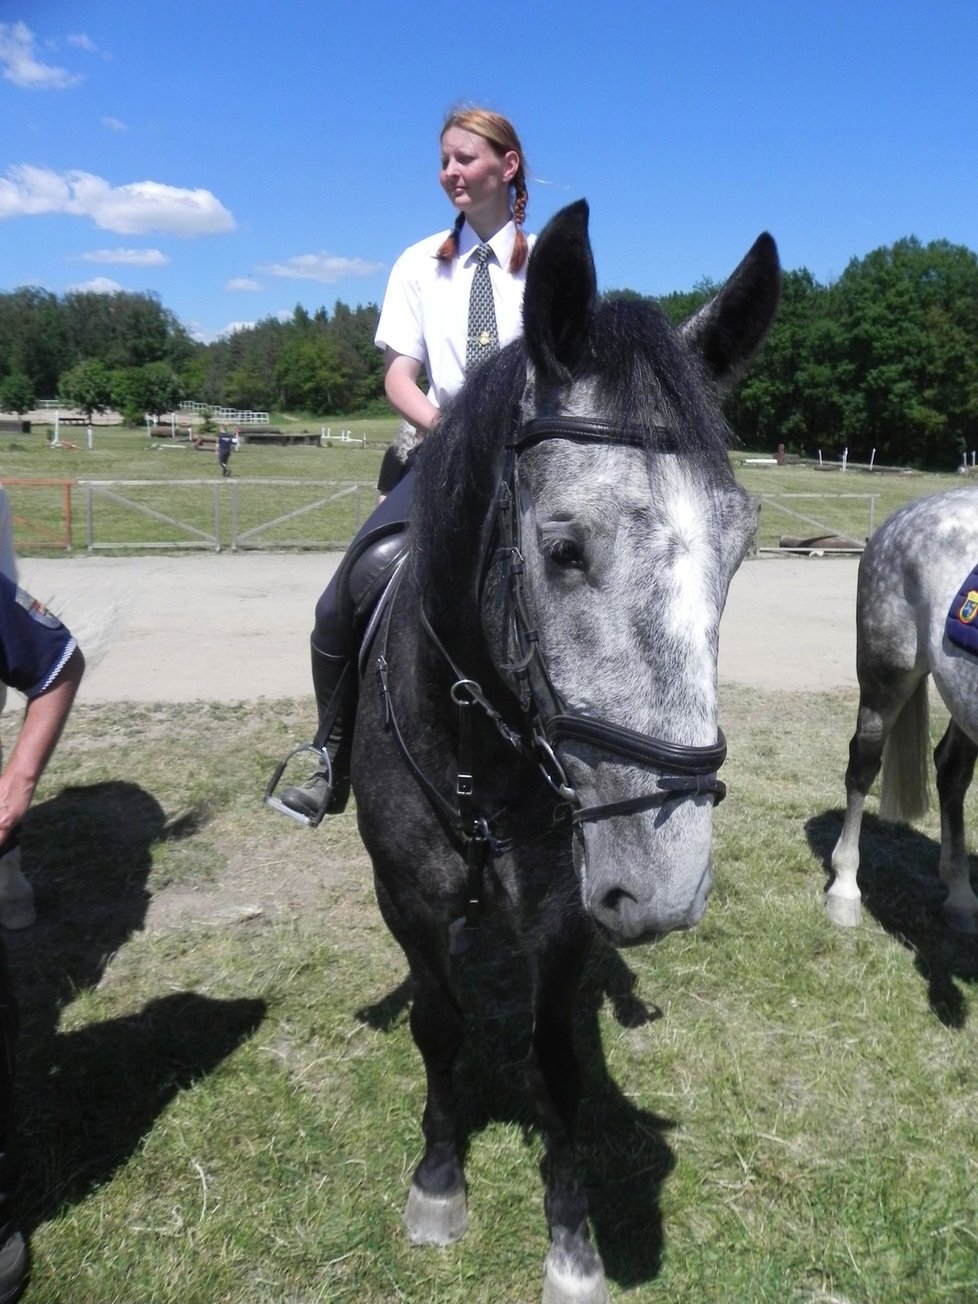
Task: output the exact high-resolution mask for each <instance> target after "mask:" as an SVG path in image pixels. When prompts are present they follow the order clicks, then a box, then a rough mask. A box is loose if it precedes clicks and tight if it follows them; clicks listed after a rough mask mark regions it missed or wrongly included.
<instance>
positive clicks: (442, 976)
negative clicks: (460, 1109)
mask: <svg viewBox="0 0 978 1304" xmlns="http://www.w3.org/2000/svg"><path fill="white" fill-rule="evenodd" d="M408 958H409V960H410V961H411V973H412V976H413V978H414V985H415V993H414V999H413V1002H412V1005H411V1033H412V1035H413V1037H414V1041H415V1045H416V1046H417V1047H418V1050H419V1051H420V1053H421V1058H422V1060H423V1061H424V1067H425V1076H426V1079H427V1097H426V1099H425V1107H424V1114H423V1116H422V1120H421V1131H422V1133H423V1135H424V1140H425V1151H424V1155H423V1156H422V1159H421V1162H420V1163H419V1164H418V1166H417V1168H416V1169H415V1172H414V1176H413V1178H412V1180H411V1189H410V1191H409V1192H408V1200H407V1206H406V1207H405V1210H404V1225H405V1227H406V1229H407V1234H408V1237H409V1239H410V1240H411V1242H412V1243H413V1244H415V1245H450V1244H451V1243H452V1242H453V1241H457V1240H459V1238H460V1237H461V1236H462V1235H463V1234H464V1232H465V1229H466V1227H468V1221H469V1220H468V1211H467V1209H466V1202H465V1178H464V1175H463V1173H462V1165H461V1162H460V1160H459V1157H458V1146H457V1140H456V1131H455V1110H456V1105H455V1087H454V1082H453V1078H452V1070H453V1066H454V1063H455V1057H456V1055H457V1054H458V1049H459V1046H460V1045H461V1042H462V1028H463V1020H462V1012H461V1010H460V1009H459V1006H458V1003H457V1002H456V1000H455V998H454V997H453V996H452V994H451V991H450V989H449V985H448V980H447V971H442V972H438V971H436V970H435V968H434V967H433V966H432V965H431V964H429V963H428V961H427V960H425V959H424V958H419V957H418V956H417V955H416V954H412V955H409V957H408Z"/></svg>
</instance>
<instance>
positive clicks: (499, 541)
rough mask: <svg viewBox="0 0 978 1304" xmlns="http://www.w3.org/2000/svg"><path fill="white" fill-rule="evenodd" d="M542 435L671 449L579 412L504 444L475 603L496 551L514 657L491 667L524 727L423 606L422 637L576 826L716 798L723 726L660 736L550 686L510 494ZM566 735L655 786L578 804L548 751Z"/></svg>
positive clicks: (657, 438) (545, 420)
mask: <svg viewBox="0 0 978 1304" xmlns="http://www.w3.org/2000/svg"><path fill="white" fill-rule="evenodd" d="M548 439H567V440H571V441H573V442H575V443H590V444H603V445H625V446H630V447H634V448H643V449H644V448H648V447H649V443H650V440H653V441H654V448H655V451H656V452H663V453H675V452H676V451H677V450H676V444H675V440H674V439H673V437H672V435H671V434H670V432H669V431H668V430H667V429H665V428H662V427H657V428H655V429H654V430H653V431H651V432H649V431H646V430H645V429H644V428H641V427H636V426H624V427H621V426H615V425H611V424H609V423H607V422H603V421H598V420H593V419H589V418H581V417H537V418H534V419H532V420H530V421H527V422H525V423H524V424H523V425H521V426H520V427H519V429H518V430H517V431H516V433H515V435H514V437H513V438H512V439H511V440H510V441H509V442H508V443H507V445H506V465H505V469H504V472H503V476H502V478H501V481H500V484H499V489H498V492H497V495H496V502H495V508H494V513H493V515H494V519H495V525H494V528H493V530H492V531H491V532H489V533H488V534H487V536H486V539H485V543H484V548H483V556H482V558H481V559H480V564H479V577H480V578H479V587H478V595H479V606H480V609H481V603H482V597H483V594H484V590H485V585H486V582H487V577H488V573H489V569H490V564H491V562H492V559H493V557H494V556H496V557H502V558H504V559H505V564H506V569H507V573H506V600H505V605H506V610H505V615H504V620H505V622H506V625H507V628H508V632H509V638H510V643H511V646H512V647H513V648H514V649H515V651H516V653H517V655H516V656H515V659H514V660H513V662H512V663H510V664H508V665H504V666H502V667H500V668H501V669H502V670H503V671H504V673H505V674H506V675H507V676H509V677H510V679H511V680H512V682H513V684H514V686H515V689H516V694H517V698H518V700H519V703H520V707H521V709H522V713H523V717H524V727H523V728H522V729H514V728H513V727H512V726H511V725H510V724H509V723H508V722H507V721H506V720H505V718H504V716H503V714H502V713H501V712H500V711H498V710H497V709H496V708H495V707H493V706H492V704H491V703H490V702H489V701H488V699H487V698H485V696H484V695H483V694H482V690H481V688H480V686H479V685H478V684H477V683H474V682H473V681H472V680H470V679H468V678H467V677H466V676H465V675H464V674H462V672H461V671H460V670H459V669H458V667H457V666H455V663H454V661H453V660H452V658H451V656H450V655H449V653H448V652H447V651H446V649H445V648H444V646H443V644H442V643H441V641H440V639H439V638H438V636H437V634H436V633H435V631H434V629H433V628H432V627H431V624H430V622H429V621H428V620H427V618H426V617H425V616H424V614H422V621H423V624H424V627H425V629H426V631H427V633H428V635H429V637H430V638H431V639H432V641H433V642H434V643H435V646H436V647H437V648H438V649H439V651H440V652H441V654H442V656H443V657H445V659H446V660H447V661H448V663H449V665H451V666H452V668H453V671H454V672H455V673H456V674H457V675H458V681H457V683H456V685H455V688H454V689H453V696H455V695H456V693H457V692H458V691H464V694H466V695H467V696H469V697H470V698H471V700H472V701H473V702H475V703H477V704H478V705H479V706H481V707H482V708H483V709H484V710H485V712H486V713H487V714H488V715H489V718H490V719H491V720H492V721H493V723H494V724H495V725H496V727H497V728H498V729H499V730H500V732H501V733H502V734H503V736H504V737H505V738H506V740H507V741H508V742H510V743H514V741H516V740H518V741H517V744H516V745H519V746H520V750H522V751H523V752H524V753H525V754H527V755H528V756H530V757H532V759H534V760H535V761H536V763H537V764H538V765H539V767H540V769H541V770H542V772H543V775H544V777H545V778H546V780H547V782H548V783H549V784H550V786H551V787H552V788H553V789H554V791H555V792H556V793H557V794H558V795H559V796H560V797H561V798H562V799H563V800H564V801H565V802H566V803H568V805H569V807H570V819H571V821H572V823H573V824H575V825H580V824H583V823H588V822H591V821H594V820H603V819H608V818H609V817H611V816H617V815H629V814H633V813H635V812H637V811H643V810H649V809H651V808H653V807H655V806H661V805H664V804H666V803H667V802H671V801H676V800H679V799H680V798H685V797H701V796H708V797H712V798H713V801H714V803H717V802H719V801H722V800H723V797H724V795H725V793H726V787H725V785H724V784H723V782H722V781H721V780H720V779H719V778H718V777H717V770H718V769H719V767H720V766H721V765H722V764H723V761H724V759H725V758H726V754H727V743H726V739H725V738H724V736H723V733H722V731H720V732H718V737H717V741H716V742H715V743H713V744H711V745H709V746H705V747H694V746H690V745H688V744H685V743H676V742H669V741H666V740H665V739H662V738H656V737H654V736H652V735H650V734H644V733H639V732H637V731H635V730H634V729H629V728H627V727H625V726H624V725H620V724H615V723H614V722H613V721H610V720H605V719H602V718H601V717H599V716H593V715H586V714H584V713H582V712H577V711H569V710H567V708H566V705H565V703H564V702H563V699H562V698H561V696H560V694H559V693H558V692H557V690H556V688H555V687H554V685H553V682H552V680H551V678H550V675H549V673H548V671H547V666H546V662H545V660H544V657H543V654H542V652H541V650H540V638H539V633H538V631H537V629H536V627H535V622H534V619H533V615H532V612H531V610H530V605H529V603H528V601H527V593H526V583H525V563H524V559H523V541H522V529H521V522H520V502H519V499H520V483H519V458H520V455H521V454H522V453H524V452H525V451H526V450H527V449H528V448H533V447H535V446H536V445H537V444H539V443H541V442H543V441H544V440H548ZM463 685H464V690H462V686H463ZM456 700H457V698H456ZM568 741H575V742H579V743H584V744H586V745H587V746H589V747H592V748H595V749H597V750H598V751H601V752H605V753H607V754H608V755H609V756H612V757H614V758H616V759H619V760H626V761H634V762H636V763H637V764H640V765H647V766H649V767H651V768H653V769H655V770H657V771H658V772H659V773H658V775H657V778H656V786H655V789H654V790H653V791H651V792H646V793H642V794H639V795H637V796H635V797H629V798H625V799H623V800H621V801H615V802H606V803H603V804H601V805H596V806H583V805H582V803H581V801H580V798H579V797H578V795H577V792H576V791H575V789H574V787H573V785H572V784H571V782H570V781H569V779H568V777H567V774H566V772H565V770H564V767H563V766H562V764H561V762H560V761H559V759H558V757H557V749H558V747H559V746H560V744H561V743H564V742H568Z"/></svg>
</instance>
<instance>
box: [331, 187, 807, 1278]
mask: <svg viewBox="0 0 978 1304" xmlns="http://www.w3.org/2000/svg"><path fill="white" fill-rule="evenodd" d="M780 284H781V276H780V268H779V263H778V257H777V250H776V247H775V244H774V241H773V240H772V239H771V237H770V236H769V235H767V234H766V233H765V234H763V235H762V236H760V237H759V238H758V240H757V241H756V242H755V244H754V246H753V248H752V249H751V250H750V252H749V253H748V254H747V256H746V257H745V258H744V260H743V261H742V263H741V264H740V265H739V267H738V268H737V270H736V271H735V272H734V274H733V275H732V276H731V278H730V280H729V281H728V282H727V283H726V285H725V286H724V287H723V288H722V289H721V290H720V292H719V293H718V294H717V295H716V296H715V297H714V298H713V299H712V300H710V302H709V303H708V304H706V305H705V306H704V307H703V308H702V310H701V311H699V312H698V313H697V314H695V315H694V316H693V317H692V318H691V319H690V320H689V321H688V322H687V323H686V324H685V325H684V326H683V328H682V329H681V330H679V331H676V330H674V328H673V327H672V326H671V325H670V324H669V323H668V321H667V319H666V317H665V314H664V313H663V312H662V310H661V309H660V308H659V307H658V305H655V304H653V303H651V302H649V301H631V300H627V299H625V298H624V297H622V298H619V299H614V300H611V301H607V302H602V303H600V304H599V302H598V297H597V287H596V278H595V270H594V263H593V258H592V253H591V246H590V240H589V236H588V208H587V204H586V203H585V202H584V201H583V200H582V201H579V202H578V203H576V204H572V205H571V206H570V207H568V208H565V209H563V210H562V211H561V212H559V213H558V214H557V215H556V216H555V217H554V218H553V219H552V220H551V222H550V223H549V224H548V225H547V227H546V229H545V230H544V231H543V233H542V234H541V235H540V237H539V240H538V241H537V244H536V247H535V249H534V251H533V253H532V256H531V259H530V262H529V267H528V271H527V277H526V289H525V298H524V307H523V322H524V335H523V337H522V339H520V340H517V341H515V342H513V343H511V344H509V345H507V346H506V347H505V348H504V349H502V350H501V351H499V352H498V353H497V354H496V355H495V356H494V357H492V358H491V359H489V360H488V361H486V362H485V363H483V364H482V365H481V366H480V367H479V368H478V369H477V370H476V371H474V372H473V374H472V375H471V376H470V377H469V378H468V379H467V381H466V384H465V385H464V386H463V388H462V390H461V391H460V393H459V395H458V396H456V399H455V400H453V402H452V403H451V404H449V405H448V406H447V407H446V410H445V412H444V414H443V417H442V419H441V421H440V423H439V425H438V427H437V428H436V430H435V431H434V432H433V433H432V434H431V435H429V437H428V438H427V439H426V440H425V442H424V444H423V445H422V446H421V449H420V452H419V455H418V462H417V466H416V475H417V488H416V491H415V498H414V505H413V507H412V519H411V524H410V528H409V536H408V548H407V551H406V553H405V556H404V559H403V561H402V563H401V564H400V566H399V569H398V571H397V576H396V578H395V580H394V581H393V584H392V590H393V591H392V593H391V595H390V597H389V600H388V601H387V603H386V604H385V605H384V607H383V609H382V611H380V612H379V613H378V614H376V615H375V617H374V623H373V627H372V628H368V630H367V631H366V635H365V650H364V651H363V652H362V653H361V661H360V674H361V682H360V702H359V707H358V715H357V723H356V727H355V733H354V746H353V766H352V774H353V787H354V792H355V794H356V801H357V818H358V824H359V830H360V835H361V838H362V841H363V843H364V845H365V847H366V849H367V851H368V853H369V855H370V858H371V860H372V863H373V872H374V884H375V890H376V895H377V900H378V904H379V907H380V910H381V913H382V915H383V918H384V920H385V922H386V924H387V926H388V928H389V929H390V931H391V933H392V934H393V936H394V937H395V939H396V940H397V942H398V943H399V944H400V946H401V948H402V950H403V951H404V954H405V956H406V958H407V961H408V964H409V967H410V973H411V978H412V985H413V1002H412V1007H411V1014H410V1027H411V1032H412V1035H413V1037H414V1040H415V1043H416V1045H417V1048H418V1050H419V1052H420V1054H421V1058H422V1060H423V1063H424V1069H425V1075H426V1085H427V1099H426V1104H425V1107H424V1113H423V1118H422V1132H423V1137H424V1153H423V1157H422V1158H421V1161H420V1163H419V1164H418V1166H417V1169H416V1170H415V1172H414V1174H413V1178H412V1181H411V1185H410V1190H409V1193H408V1199H407V1205H406V1209H405V1212H404V1222H405V1225H406V1229H407V1234H408V1236H409V1238H410V1240H411V1241H412V1242H415V1243H418V1244H438V1245H444V1244H448V1243H450V1242H453V1241H455V1240H457V1239H458V1238H459V1237H460V1236H461V1235H462V1234H463V1232H464V1231H465V1228H466V1225H467V1218H468V1214H467V1204H466V1189H465V1179H464V1174H463V1171H462V1165H461V1160H460V1157H459V1150H458V1146H457V1141H456V1119H457V1110H458V1102H457V1100H456V1095H455V1091H454V1088H453V1081H452V1066H453V1063H454V1061H455V1059H456V1056H457V1054H458V1051H459V1047H460V1045H461V1042H462V1022H463V1020H462V1011H461V1008H460V1004H459V1001H458V998H457V996H456V995H455V993H454V991H453V980H452V970H453V964H455V963H457V961H456V960H455V959H453V955H455V954H456V953H457V952H459V951H462V950H464V948H465V945H466V943H467V940H468V939H469V938H470V937H471V936H472V933H473V931H474V930H475V929H476V928H477V927H478V923H479V919H480V918H482V917H483V916H488V915H490V914H491V915H493V916H498V917H502V918H504V919H505V921H506V923H507V924H508V925H509V927H510V928H511V930H512V932H513V934H514V935H515V938H516V940H517V943H518V946H519V949H520V951H521V952H522V955H523V957H524V958H525V962H526V965H527V969H528V981H529V989H528V990H531V991H532V1011H533V1027H532V1034H531V1045H530V1049H529V1054H528V1057H527V1061H526V1081H527V1085H528V1088H529V1093H530V1097H531V1099H532V1100H533V1101H534V1103H535V1105H536V1108H537V1111H538V1114H539V1118H540V1122H541V1125H542V1131H543V1135H544V1138H545V1145H546V1154H547V1163H546V1165H545V1167H546V1194H545V1211H546V1218H547V1222H548V1225H549V1235H550V1246H549V1250H548V1253H547V1255H546V1260H545V1265H544V1295H543V1298H544V1300H545V1301H547V1304H562V1302H563V1301H571V1300H573V1301H574V1302H575V1304H595V1302H597V1301H602V1300H606V1299H607V1298H608V1295H607V1287H606V1283H605V1276H604V1268H603V1265H602V1262H601V1259H600V1257H599V1255H598V1253H597V1251H596V1249H595V1248H594V1247H593V1245H592V1243H591V1240H590V1236H589V1232H588V1225H587V1217H588V1215H587V1201H586V1197H585V1194H584V1191H583V1189H582V1186H581V1184H580V1182H579V1180H578V1177H577V1175H576V1172H575V1160H574V1143H573V1130H574V1116H575V1111H576V1107H577V1104H578V1098H579V1095H580V1090H581V1079H580V1072H579V1068H578V1065H577V1063H576V1061H575V1056H574V1047H573V1039H572V1019H573V1012H574V999H575V989H576V987H577V983H578V979H579V977H580V975H581V972H582V967H583V964H584V960H585V955H586V953H587V949H588V946H589V943H590V941H591V939H592V936H593V935H594V934H595V933H597V934H600V935H601V936H603V937H604V938H606V939H608V940H609V941H610V942H611V943H613V944H614V945H617V946H629V945H634V944H638V943H642V942H651V941H654V940H655V939H657V938H660V937H662V936H663V935H664V934H666V933H668V932H670V931H671V930H673V929H685V928H690V927H692V926H693V925H694V924H696V923H697V921H698V920H699V919H700V917H701V916H702V915H703V912H704V910H705V908H706V902H707V894H708V892H709V889H710V882H711V860H710V849H711V834H712V818H713V806H714V803H715V801H717V800H719V799H720V797H721V796H722V795H723V785H722V783H721V782H720V780H719V779H718V777H717V769H718V767H719V766H720V764H721V763H722V761H723V759H724V755H725V750H726V748H725V740H724V738H723V735H722V733H721V732H720V730H719V726H718V719H717V717H718V706H717V648H718V628H719V622H720V615H721V612H722V609H723V606H724V602H725V599H726V594H727V588H728V584H729V582H730V578H731V576H732V575H733V573H734V571H735V570H736V568H737V566H738V565H739V564H740V562H741V560H742V558H743V557H744V555H745V553H746V551H747V549H748V547H749V544H750V542H751V539H752V536H753V534H754V530H755V525H756V511H755V509H754V507H753V505H752V502H751V499H750V497H749V495H748V494H747V493H746V492H745V491H744V490H743V489H742V488H741V487H740V486H739V485H738V484H737V483H736V481H735V478H734V476H733V473H732V470H731V468H730V463H729V457H728V451H727V449H728V440H729V430H728V428H727V426H726V424H725V422H724V420H723V418H722V416H721V414H720V411H719V407H718V405H717V393H718V392H719V387H720V386H722V385H723V384H724V383H727V382H729V380H730V378H731V377H732V376H733V375H734V373H735V372H736V370H737V368H738V367H739V366H740V365H741V364H742V363H743V362H744V361H745V359H746V358H747V357H748V356H749V355H750V354H751V353H752V352H753V350H754V349H755V348H756V347H757V345H758V344H759V343H760V342H761V340H762V338H763V337H764V335H765V333H766V331H767V328H768V325H769V324H770V321H771V319H772V317H773V314H774V311H775V307H776V304H777V300H778V296H779V293H780Z"/></svg>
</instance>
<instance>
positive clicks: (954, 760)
mask: <svg viewBox="0 0 978 1304" xmlns="http://www.w3.org/2000/svg"><path fill="white" fill-rule="evenodd" d="M976 758H978V746H976V745H975V744H974V743H973V742H972V741H971V739H970V738H969V737H968V735H967V734H966V733H964V731H963V730H961V729H959V728H958V726H957V725H956V724H955V723H954V721H953V720H952V721H951V723H950V724H949V725H948V727H947V731H946V732H945V734H944V737H943V738H942V739H941V741H940V742H939V743H938V744H937V747H936V748H935V749H934V761H935V763H936V765H937V795H938V797H939V799H940V807H941V860H940V875H941V879H942V881H943V882H944V883H945V885H946V886H947V900H946V901H945V903H944V918H945V920H946V922H947V924H948V926H949V927H951V928H954V929H956V930H957V931H958V932H961V933H975V932H978V897H976V896H975V894H974V892H973V891H972V890H971V880H970V877H969V871H968V853H967V850H966V849H965V844H964V796H965V793H966V792H967V791H968V785H969V784H970V783H971V778H972V775H973V774H974V770H975V759H976Z"/></svg>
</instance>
